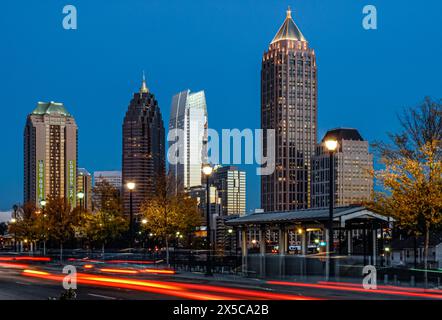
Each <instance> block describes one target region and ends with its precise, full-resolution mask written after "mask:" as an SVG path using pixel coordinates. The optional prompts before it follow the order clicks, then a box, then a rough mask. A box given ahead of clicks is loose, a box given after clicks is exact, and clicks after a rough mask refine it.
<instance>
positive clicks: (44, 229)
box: [40, 200, 46, 256]
mask: <svg viewBox="0 0 442 320" xmlns="http://www.w3.org/2000/svg"><path fill="white" fill-rule="evenodd" d="M40 206H41V208H42V213H43V255H44V256H46V213H45V207H46V200H41V201H40Z"/></svg>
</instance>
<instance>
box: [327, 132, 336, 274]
mask: <svg viewBox="0 0 442 320" xmlns="http://www.w3.org/2000/svg"><path fill="white" fill-rule="evenodd" d="M325 147H326V148H327V150H328V151H329V153H330V163H329V183H328V189H329V194H328V204H329V209H328V211H329V213H328V239H327V242H328V243H327V244H328V248H327V256H328V259H327V263H328V264H329V266H330V267H329V275H330V276H333V275H334V266H333V264H332V263H333V262H332V261H331V260H330V255H331V254H332V253H333V251H334V248H333V247H334V237H333V210H334V205H335V204H334V198H335V192H334V186H335V180H334V171H335V168H334V164H335V159H334V154H335V152H336V150H337V148H338V141H337V140H334V139H329V140H326V141H325ZM327 279H328V277H327Z"/></svg>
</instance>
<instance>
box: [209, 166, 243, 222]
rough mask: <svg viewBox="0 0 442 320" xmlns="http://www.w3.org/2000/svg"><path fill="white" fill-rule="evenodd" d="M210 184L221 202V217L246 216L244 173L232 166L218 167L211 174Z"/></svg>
mask: <svg viewBox="0 0 442 320" xmlns="http://www.w3.org/2000/svg"><path fill="white" fill-rule="evenodd" d="M211 180H212V184H213V185H214V186H215V187H216V189H217V192H218V197H219V199H220V201H221V215H223V216H228V215H234V214H236V215H240V216H242V215H244V214H246V172H245V171H241V170H239V169H238V168H237V167H234V166H226V167H219V168H217V169H216V170H215V171H214V172H213V177H212V178H211Z"/></svg>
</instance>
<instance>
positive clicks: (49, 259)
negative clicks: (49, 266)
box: [0, 256, 51, 262]
mask: <svg viewBox="0 0 442 320" xmlns="http://www.w3.org/2000/svg"><path fill="white" fill-rule="evenodd" d="M0 261H45V262H49V261H51V258H49V257H26V256H17V257H0Z"/></svg>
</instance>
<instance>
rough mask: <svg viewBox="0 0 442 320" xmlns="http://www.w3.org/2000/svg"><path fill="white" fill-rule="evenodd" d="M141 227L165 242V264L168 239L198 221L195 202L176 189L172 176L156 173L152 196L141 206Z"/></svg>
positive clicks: (199, 217) (199, 221)
mask: <svg viewBox="0 0 442 320" xmlns="http://www.w3.org/2000/svg"><path fill="white" fill-rule="evenodd" d="M141 214H142V218H143V219H146V220H147V223H146V224H145V225H144V227H145V228H146V229H147V230H149V231H150V232H152V233H154V234H156V235H157V236H159V237H161V238H162V239H163V240H164V242H165V245H166V263H167V264H169V238H170V237H171V236H172V235H174V234H176V233H177V232H180V233H181V234H190V233H192V232H194V231H195V228H196V227H197V226H198V225H200V224H201V215H200V213H199V210H198V206H197V202H196V200H195V199H192V198H190V197H188V196H187V195H185V194H184V193H182V192H180V191H178V190H176V188H175V180H174V179H173V177H172V176H170V175H168V176H165V175H163V176H160V178H159V179H158V184H157V192H156V195H155V196H154V197H152V198H150V199H148V200H147V201H145V202H144V203H143V205H142V206H141Z"/></svg>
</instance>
